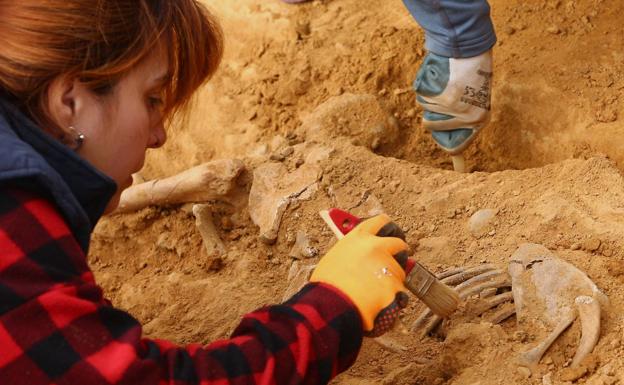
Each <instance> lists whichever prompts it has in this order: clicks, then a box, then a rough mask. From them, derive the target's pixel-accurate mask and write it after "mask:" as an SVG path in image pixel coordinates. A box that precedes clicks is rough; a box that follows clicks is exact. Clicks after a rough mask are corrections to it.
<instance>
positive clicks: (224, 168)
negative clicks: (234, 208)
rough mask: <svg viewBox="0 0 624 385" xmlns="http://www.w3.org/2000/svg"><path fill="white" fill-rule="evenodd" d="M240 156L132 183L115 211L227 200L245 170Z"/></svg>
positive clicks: (122, 211) (125, 211)
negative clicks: (135, 183)
mask: <svg viewBox="0 0 624 385" xmlns="http://www.w3.org/2000/svg"><path fill="white" fill-rule="evenodd" d="M244 168H245V167H244V165H243V162H242V161H240V160H237V159H226V160H217V161H213V162H208V163H203V164H200V165H199V166H196V167H193V168H190V169H188V170H186V171H183V172H181V173H179V174H176V175H174V176H171V177H168V178H164V179H154V180H152V181H149V182H145V183H141V184H138V185H135V186H131V187H129V188H128V189H126V190H125V191H124V192H123V193H122V194H121V199H120V201H119V206H118V207H117V210H115V213H127V212H132V211H137V210H140V209H142V208H145V207H147V206H164V205H172V204H180V203H195V202H206V201H212V200H227V197H228V195H229V194H230V193H231V192H232V190H233V189H234V187H235V186H236V179H237V178H238V176H239V175H240V174H241V173H242V172H243V170H244Z"/></svg>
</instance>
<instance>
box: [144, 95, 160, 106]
mask: <svg viewBox="0 0 624 385" xmlns="http://www.w3.org/2000/svg"><path fill="white" fill-rule="evenodd" d="M147 103H148V104H149V106H150V108H161V107H162V106H163V104H164V103H163V99H162V97H161V96H159V95H158V96H149V97H148V98H147Z"/></svg>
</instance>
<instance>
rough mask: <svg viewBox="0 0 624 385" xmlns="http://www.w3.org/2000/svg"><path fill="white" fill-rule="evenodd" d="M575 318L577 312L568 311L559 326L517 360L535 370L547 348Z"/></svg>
mask: <svg viewBox="0 0 624 385" xmlns="http://www.w3.org/2000/svg"><path fill="white" fill-rule="evenodd" d="M575 319H576V314H575V313H574V312H573V311H570V312H569V313H567V315H565V316H564V317H563V318H562V319H561V320H560V321H559V323H558V324H557V326H555V329H554V330H553V331H552V332H550V334H549V335H548V337H546V339H545V340H543V341H542V342H540V343H539V344H537V346H535V347H534V348H533V349H530V350H527V351H526V352H524V353H521V354H520V356H519V357H518V360H517V361H518V364H520V365H522V366H526V367H527V368H529V369H531V371H534V370H535V367H536V366H537V364H539V362H540V360H541V359H542V356H544V353H546V350H548V348H549V347H550V345H552V344H553V342H555V340H556V339H557V337H559V335H560V334H561V333H563V331H564V330H566V329H567V328H568V327H569V326H570V325H572V322H574V320H575Z"/></svg>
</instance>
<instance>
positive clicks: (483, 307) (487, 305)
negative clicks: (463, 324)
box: [476, 289, 515, 315]
mask: <svg viewBox="0 0 624 385" xmlns="http://www.w3.org/2000/svg"><path fill="white" fill-rule="evenodd" d="M494 290H496V289H494ZM511 301H513V293H512V292H510V291H508V292H506V293H503V294H499V295H495V296H493V297H490V298H487V299H485V300H483V301H481V302H480V303H479V304H478V305H477V308H476V313H477V314H478V315H481V314H483V313H485V312H486V311H488V310H490V309H491V308H493V307H495V306H498V305H500V304H501V303H504V302H511ZM514 312H515V311H514Z"/></svg>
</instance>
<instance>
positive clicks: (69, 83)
mask: <svg viewBox="0 0 624 385" xmlns="http://www.w3.org/2000/svg"><path fill="white" fill-rule="evenodd" d="M47 99H48V100H47V102H48V106H47V107H48V112H49V114H50V117H51V118H52V120H53V122H54V123H56V125H57V126H58V127H59V128H60V129H61V130H62V131H63V132H67V128H68V127H69V126H71V125H72V124H73V121H74V119H75V115H76V101H75V81H74V80H73V79H71V78H70V77H68V76H59V77H57V78H56V79H54V80H53V81H52V83H51V84H50V86H49V87H48V93H47ZM57 134H61V133H57Z"/></svg>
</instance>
